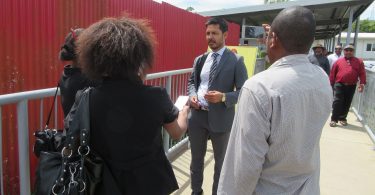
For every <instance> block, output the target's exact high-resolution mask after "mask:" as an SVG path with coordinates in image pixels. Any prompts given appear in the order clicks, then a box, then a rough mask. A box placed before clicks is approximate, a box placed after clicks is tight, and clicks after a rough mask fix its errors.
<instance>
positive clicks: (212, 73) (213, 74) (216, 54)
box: [208, 53, 219, 88]
mask: <svg viewBox="0 0 375 195" xmlns="http://www.w3.org/2000/svg"><path fill="white" fill-rule="evenodd" d="M218 56H219V54H218V53H212V55H211V57H212V58H213V59H214V60H213V62H212V65H211V69H210V75H209V80H208V88H210V87H211V84H212V80H213V79H214V76H215V74H216V70H217V64H218V63H217V57H218Z"/></svg>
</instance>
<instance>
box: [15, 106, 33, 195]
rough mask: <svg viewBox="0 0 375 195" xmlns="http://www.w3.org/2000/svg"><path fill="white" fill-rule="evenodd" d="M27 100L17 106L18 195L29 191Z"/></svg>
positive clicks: (25, 194)
mask: <svg viewBox="0 0 375 195" xmlns="http://www.w3.org/2000/svg"><path fill="white" fill-rule="evenodd" d="M28 124H29V123H28V110H27V100H23V101H21V102H19V103H18V104H17V126H18V150H19V151H18V159H19V172H20V194H21V195H29V194H30V193H31V190H30V163H29V162H30V158H29V128H28V126H29V125H28Z"/></svg>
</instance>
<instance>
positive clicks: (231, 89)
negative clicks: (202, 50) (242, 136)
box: [188, 48, 247, 132]
mask: <svg viewBox="0 0 375 195" xmlns="http://www.w3.org/2000/svg"><path fill="white" fill-rule="evenodd" d="M202 56H204V55H200V56H198V57H197V58H195V60H194V64H193V67H194V68H193V72H192V74H191V77H190V79H189V82H188V95H189V96H190V97H192V96H197V92H198V88H199V84H200V72H201V70H202V67H203V64H204V62H202V63H197V62H200V61H201V60H200V59H201V58H202ZM246 80H247V71H246V67H245V64H244V61H243V57H242V56H239V55H237V54H234V53H233V52H231V51H230V50H229V49H228V48H226V49H225V51H224V53H223V55H222V56H221V59H220V62H219V64H218V67H217V72H216V75H215V77H214V80H213V81H212V86H211V87H210V89H209V90H216V91H220V92H222V93H225V96H226V101H225V102H220V103H216V104H211V103H209V111H208V124H209V126H210V130H211V131H213V132H228V131H230V129H231V127H232V122H233V118H234V110H235V108H234V105H235V104H236V103H237V100H238V95H239V93H240V90H241V87H242V85H243V84H244V82H245V81H246Z"/></svg>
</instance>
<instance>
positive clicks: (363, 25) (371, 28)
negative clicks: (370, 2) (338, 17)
mask: <svg viewBox="0 0 375 195" xmlns="http://www.w3.org/2000/svg"><path fill="white" fill-rule="evenodd" d="M352 32H355V25H354V24H353V25H352ZM359 32H361V33H375V20H360V21H359Z"/></svg>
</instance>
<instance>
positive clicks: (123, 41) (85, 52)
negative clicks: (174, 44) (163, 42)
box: [78, 17, 155, 82]
mask: <svg viewBox="0 0 375 195" xmlns="http://www.w3.org/2000/svg"><path fill="white" fill-rule="evenodd" d="M154 44H155V38H154V34H153V31H152V29H151V28H150V27H149V24H148V22H147V21H145V20H140V19H132V18H128V17H121V18H105V19H103V20H101V21H99V22H96V23H94V24H93V25H91V26H90V27H89V28H87V29H86V30H84V32H83V33H82V34H81V36H80V38H79V40H78V52H79V56H78V59H79V62H80V64H81V66H82V68H83V72H84V73H85V74H86V75H87V76H88V77H89V78H91V79H101V78H102V77H110V78H114V79H128V80H130V81H133V82H139V81H141V78H140V75H139V73H140V72H143V71H144V70H145V69H147V68H151V66H152V63H153V60H154Z"/></svg>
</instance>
